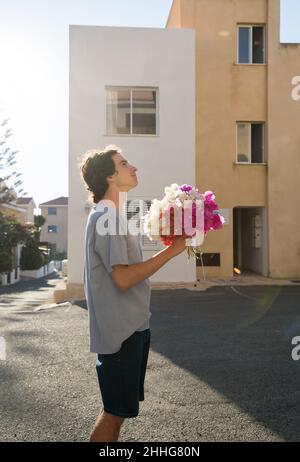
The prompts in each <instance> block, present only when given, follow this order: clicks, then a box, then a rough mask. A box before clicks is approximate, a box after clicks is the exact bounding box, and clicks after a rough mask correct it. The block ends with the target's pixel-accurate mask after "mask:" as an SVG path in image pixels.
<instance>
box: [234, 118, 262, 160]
mask: <svg viewBox="0 0 300 462" xmlns="http://www.w3.org/2000/svg"><path fill="white" fill-rule="evenodd" d="M237 162H245V163H248V164H251V163H257V164H261V163H264V124H263V123H245V122H238V123H237Z"/></svg>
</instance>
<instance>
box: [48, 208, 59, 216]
mask: <svg viewBox="0 0 300 462" xmlns="http://www.w3.org/2000/svg"><path fill="white" fill-rule="evenodd" d="M56 210H57V209H56V207H48V215H56Z"/></svg>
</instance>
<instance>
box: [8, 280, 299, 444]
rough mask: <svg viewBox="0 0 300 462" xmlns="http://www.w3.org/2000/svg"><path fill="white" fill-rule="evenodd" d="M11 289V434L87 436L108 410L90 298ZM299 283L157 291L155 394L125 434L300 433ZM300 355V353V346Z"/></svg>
mask: <svg viewBox="0 0 300 462" xmlns="http://www.w3.org/2000/svg"><path fill="white" fill-rule="evenodd" d="M60 280H61V279H60V278H59V277H58V275H54V276H52V277H48V278H43V279H41V280H39V281H35V282H31V283H28V282H26V283H18V284H15V285H14V286H11V287H9V288H0V337H1V339H0V340H1V341H2V345H3V344H5V347H6V350H5V357H4V352H3V351H2V357H1V356H0V383H1V385H0V412H1V426H0V441H53V442H54V441H87V440H88V438H89V433H90V429H91V427H92V425H93V423H94V420H95V418H96V416H97V414H98V412H99V410H100V409H101V407H102V403H101V396H100V392H99V388H98V382H97V376H96V369H95V362H96V355H95V354H92V353H90V352H89V339H88V316H87V311H86V309H85V306H84V303H81V302H78V303H77V304H62V305H57V306H55V307H53V305H52V307H51V305H47V303H48V302H49V300H48V299H49V296H50V295H51V292H52V291H53V288H54V287H55V285H56V284H57V283H58V282H59V281H60ZM299 302H300V287H299V286H245V287H230V286H222V287H217V286H215V287H212V288H210V289H208V290H207V291H189V290H187V289H179V290H161V291H156V290H155V291H152V295H151V312H152V317H151V320H150V327H151V351H150V355H149V361H148V367H147V373H146V381H145V401H144V402H142V403H140V414H139V416H138V417H137V418H133V419H126V420H125V422H124V424H123V426H122V428H121V432H120V439H119V441H142V442H153V441H170V442H174V441H178V442H185V441H194V442H201V441H300V360H293V358H292V350H293V349H294V348H295V346H293V345H292V339H293V338H294V337H295V336H300V303H299ZM299 358H300V353H299Z"/></svg>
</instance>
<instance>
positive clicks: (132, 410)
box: [96, 329, 151, 418]
mask: <svg viewBox="0 0 300 462" xmlns="http://www.w3.org/2000/svg"><path fill="white" fill-rule="evenodd" d="M150 337H151V334H150V329H146V330H143V331H140V332H138V331H136V332H134V333H133V334H132V335H131V336H130V337H128V338H127V339H126V340H125V341H124V342H123V343H122V346H121V349H120V350H119V351H117V352H116V353H113V354H98V359H97V362H96V370H97V375H98V381H99V386H100V391H101V396H102V401H103V408H104V411H106V412H108V413H110V414H114V415H118V416H121V417H126V418H130V417H137V415H138V413H139V401H144V380H145V375H146V367H147V361H148V354H149V348H150Z"/></svg>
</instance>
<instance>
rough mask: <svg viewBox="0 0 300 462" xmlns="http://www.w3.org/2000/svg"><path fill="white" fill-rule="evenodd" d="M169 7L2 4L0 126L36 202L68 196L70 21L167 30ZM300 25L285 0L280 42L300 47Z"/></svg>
mask: <svg viewBox="0 0 300 462" xmlns="http://www.w3.org/2000/svg"><path fill="white" fill-rule="evenodd" d="M249 1H251V0H249ZM171 5H172V0H0V59H1V61H0V63H1V64H0V66H1V72H0V121H1V120H2V119H4V118H7V117H9V118H10V121H9V128H11V129H12V131H13V136H12V137H10V138H9V141H10V143H9V146H10V147H11V148H12V149H17V150H19V154H18V156H17V160H18V162H17V164H16V165H15V167H16V170H17V171H18V172H21V173H22V174H23V177H22V178H23V188H24V191H26V192H27V193H28V194H26V195H27V196H32V197H33V198H34V200H35V202H36V205H38V204H40V203H42V202H45V201H48V200H51V199H54V198H55V197H58V196H67V195H68V98H69V95H68V91H69V89H68V78H69V68H68V55H69V48H68V47H69V43H68V36H69V29H68V26H69V24H82V25H99V26H119V27H122V26H123V27H159V28H164V27H165V25H166V21H167V18H168V14H169V11H170V7H171ZM299 24H300V0H281V41H282V42H300V27H299ZM299 72H300V69H299Z"/></svg>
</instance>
